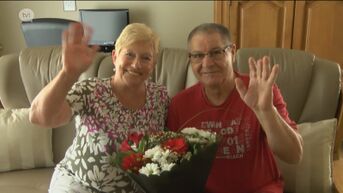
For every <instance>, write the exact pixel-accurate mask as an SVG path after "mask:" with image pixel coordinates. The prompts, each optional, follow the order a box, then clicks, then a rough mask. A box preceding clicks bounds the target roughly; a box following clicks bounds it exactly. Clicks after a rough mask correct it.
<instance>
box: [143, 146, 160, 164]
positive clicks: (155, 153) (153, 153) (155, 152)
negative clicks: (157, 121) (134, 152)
mask: <svg viewBox="0 0 343 193" xmlns="http://www.w3.org/2000/svg"><path fill="white" fill-rule="evenodd" d="M162 152H163V149H162V147H161V146H159V145H156V146H155V147H153V148H151V149H148V150H146V151H145V152H144V158H150V159H152V161H154V160H159V159H160V157H161V156H162Z"/></svg>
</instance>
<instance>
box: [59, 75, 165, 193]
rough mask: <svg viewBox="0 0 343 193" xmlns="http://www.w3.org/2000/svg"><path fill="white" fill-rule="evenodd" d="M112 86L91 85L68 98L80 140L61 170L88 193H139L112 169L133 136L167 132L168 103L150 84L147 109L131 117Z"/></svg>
mask: <svg viewBox="0 0 343 193" xmlns="http://www.w3.org/2000/svg"><path fill="white" fill-rule="evenodd" d="M110 81H111V79H110V78H107V79H98V78H92V79H88V80H85V81H82V82H79V83H76V84H75V85H74V86H73V88H72V89H71V91H70V92H69V93H68V96H67V100H68V102H69V103H70V106H71V107H72V110H73V115H74V116H75V122H76V137H75V138H74V141H73V144H72V145H71V147H69V149H68V150H67V152H66V155H65V158H64V159H63V160H62V161H61V162H60V163H59V164H58V166H57V167H58V168H59V169H60V170H61V171H63V172H65V173H66V174H68V175H66V176H72V179H73V180H75V181H76V182H77V183H79V184H82V186H84V187H85V188H88V189H89V192H121V193H124V192H137V190H136V188H135V187H134V186H135V184H134V183H133V182H132V181H131V180H130V179H129V178H128V176H127V175H125V174H124V173H123V172H122V171H121V170H120V169H119V168H117V167H115V166H114V165H113V159H114V158H115V154H116V149H117V148H118V147H119V145H118V144H119V143H120V142H121V141H123V140H124V139H125V138H126V137H127V136H128V135H129V134H130V133H131V132H140V133H144V132H153V131H157V130H161V129H164V126H165V119H166V114H167V106H168V104H169V100H170V99H169V97H168V95H167V91H166V88H165V87H163V86H160V85H156V84H155V83H152V82H147V83H146V88H147V89H146V90H147V92H146V103H145V105H144V107H142V108H141V109H139V110H137V111H132V110H130V109H127V108H125V107H124V106H123V105H122V104H121V103H120V102H119V100H118V99H117V98H116V97H115V95H114V94H113V93H112V88H111V84H110ZM73 183H74V182H73ZM71 184H72V183H67V184H64V186H68V185H71ZM74 184H75V183H74Z"/></svg>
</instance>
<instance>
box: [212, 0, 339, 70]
mask: <svg viewBox="0 0 343 193" xmlns="http://www.w3.org/2000/svg"><path fill="white" fill-rule="evenodd" d="M342 18H343V1H215V2H214V20H215V22H216V23H221V24H224V25H226V26H227V27H228V28H229V29H230V31H231V36H232V41H233V42H234V43H236V44H237V47H238V48H243V47H279V48H291V49H300V50H305V51H309V52H311V53H314V54H316V55H317V56H318V57H322V58H327V59H329V60H332V61H336V62H338V63H339V64H341V67H343V19H342Z"/></svg>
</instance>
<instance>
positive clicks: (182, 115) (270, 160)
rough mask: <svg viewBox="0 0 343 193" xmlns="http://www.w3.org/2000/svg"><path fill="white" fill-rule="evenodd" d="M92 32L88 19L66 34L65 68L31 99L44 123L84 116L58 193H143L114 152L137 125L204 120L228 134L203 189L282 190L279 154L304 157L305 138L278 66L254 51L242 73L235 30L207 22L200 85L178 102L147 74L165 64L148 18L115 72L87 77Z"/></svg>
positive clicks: (116, 53) (133, 33) (58, 175)
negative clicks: (232, 35)
mask: <svg viewBox="0 0 343 193" xmlns="http://www.w3.org/2000/svg"><path fill="white" fill-rule="evenodd" d="M91 31H92V30H91V29H89V28H87V27H86V26H83V25H82V24H80V23H75V24H72V25H71V26H70V27H69V29H67V30H66V31H64V33H63V38H62V39H63V40H62V41H63V42H62V56H63V57H62V59H63V67H62V69H61V71H60V72H59V73H58V74H57V76H56V77H55V78H54V79H53V80H52V81H51V82H50V83H49V84H48V85H47V86H46V87H45V88H44V89H42V91H41V92H40V93H39V94H38V95H37V97H36V98H35V99H34V101H33V103H32V106H31V112H30V120H31V122H33V123H36V124H39V125H42V126H47V127H57V126H60V125H63V124H66V123H68V122H69V121H70V120H71V119H72V118H73V117H74V118H75V120H76V121H75V122H76V129H77V134H76V137H75V139H74V141H73V144H72V145H71V146H70V147H69V149H68V151H67V152H66V155H65V158H64V159H63V160H62V161H61V162H60V163H59V164H57V166H56V168H55V172H54V174H53V177H52V180H51V183H50V188H49V192H50V193H62V192H68V193H77V192H80V193H86V192H94V193H95V192H106V193H107V192H120V193H123V192H138V190H137V185H136V184H135V183H134V182H132V181H131V180H130V179H129V178H128V176H126V175H125V174H124V173H123V172H122V171H121V170H120V169H118V168H117V167H115V166H113V165H111V164H110V160H109V155H113V154H114V153H115V146H116V144H117V143H118V142H120V141H122V140H123V139H125V138H126V137H127V136H128V135H129V134H130V132H133V131H135V132H137V131H138V132H149V131H154V130H155V131H156V130H161V129H163V128H165V127H167V128H168V129H171V130H174V131H177V130H179V129H181V128H183V127H197V128H199V129H204V130H213V131H215V132H217V133H218V134H220V135H221V137H222V138H221V143H220V145H219V148H218V151H217V155H216V158H215V160H214V162H213V166H212V169H211V172H210V175H209V177H208V180H207V183H206V188H205V190H204V192H209V193H281V192H283V180H282V177H281V174H280V171H279V170H278V168H277V165H276V163H275V159H274V155H276V156H278V157H279V158H280V159H282V160H284V161H286V162H289V163H297V162H299V160H300V159H301V157H302V138H301V136H300V135H299V134H298V132H297V128H296V125H295V123H294V122H293V121H292V120H290V118H289V117H288V112H287V109H286V104H285V102H284V100H283V98H282V96H281V94H280V91H279V89H278V87H277V86H276V84H275V80H276V78H277V74H278V65H274V66H273V67H272V68H271V67H270V64H269V59H268V57H263V58H261V59H258V60H257V61H255V59H253V58H250V59H249V61H248V63H249V64H248V65H249V69H250V73H249V76H246V75H241V74H239V73H238V72H235V71H234V70H233V62H234V60H235V54H236V46H235V44H233V43H232V42H231V41H230V32H229V30H228V29H227V28H226V27H224V26H222V25H219V24H214V23H205V24H201V25H199V26H197V27H195V28H194V29H193V30H192V31H191V32H190V34H189V36H188V42H187V43H188V51H189V61H190V64H191V66H192V70H193V73H194V74H195V76H196V78H197V79H198V81H199V82H198V83H197V84H195V85H194V86H192V87H190V88H188V89H185V90H183V91H181V92H180V93H178V94H177V95H176V96H175V97H173V98H172V99H170V98H169V97H168V94H167V91H166V88H165V87H163V86H161V85H158V84H155V83H152V82H149V81H146V80H148V78H149V76H150V74H151V72H152V71H153V69H154V66H155V63H156V58H157V55H158V49H159V37H158V36H157V35H156V34H155V33H154V32H153V31H152V30H151V29H150V28H149V27H148V26H146V25H145V24H139V23H133V24H130V25H128V26H127V27H126V28H125V29H124V30H123V31H122V33H121V35H120V36H119V38H118V39H117V41H116V44H115V50H113V51H112V61H113V64H114V65H115V69H116V70H115V73H114V75H113V76H112V77H111V78H105V79H99V78H91V79H88V80H85V81H80V82H78V81H77V80H78V78H79V76H80V74H81V73H82V72H84V71H85V70H87V68H88V67H89V65H90V64H91V62H92V60H93V57H94V56H95V54H96V52H97V47H89V46H88V42H89V40H90V38H91V34H92V33H91Z"/></svg>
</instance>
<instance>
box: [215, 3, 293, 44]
mask: <svg viewBox="0 0 343 193" xmlns="http://www.w3.org/2000/svg"><path fill="white" fill-rule="evenodd" d="M293 8H294V1H216V2H215V5H214V9H215V10H214V13H215V16H214V18H215V22H217V23H221V24H224V25H226V26H227V27H228V28H229V29H230V31H231V38H232V41H233V42H234V43H236V44H237V46H238V48H243V47H280V48H291V43H292V25H293V23H292V22H293Z"/></svg>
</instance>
